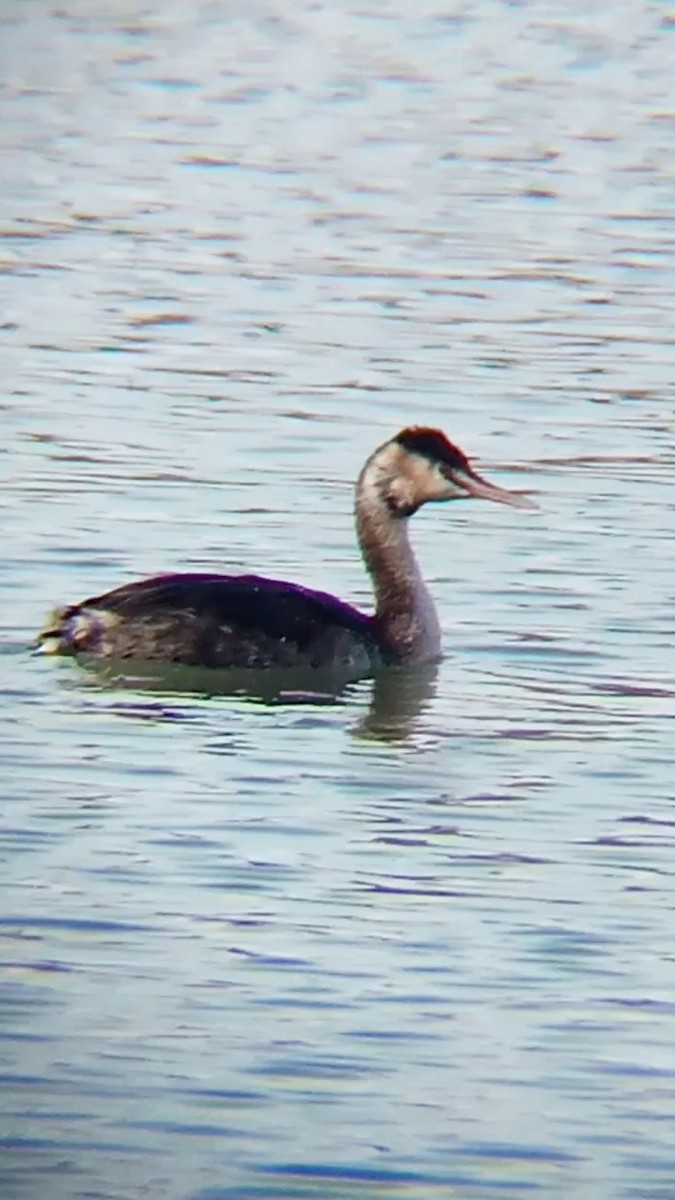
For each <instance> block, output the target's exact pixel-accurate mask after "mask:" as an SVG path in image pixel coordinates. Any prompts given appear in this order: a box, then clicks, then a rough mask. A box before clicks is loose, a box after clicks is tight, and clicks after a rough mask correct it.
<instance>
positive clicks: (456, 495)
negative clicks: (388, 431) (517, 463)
mask: <svg viewBox="0 0 675 1200" xmlns="http://www.w3.org/2000/svg"><path fill="white" fill-rule="evenodd" d="M359 485H360V488H361V490H362V491H364V490H367V491H374V492H375V494H376V495H377V497H378V498H379V499H380V501H382V502H383V503H384V504H386V506H387V508H388V509H389V511H390V512H391V513H392V515H393V516H396V517H410V516H412V514H413V513H415V512H417V509H418V508H420V507H421V506H422V505H423V504H426V503H428V501H430V500H461V499H466V498H467V497H469V496H476V497H478V498H480V499H481V500H494V501H495V502H496V503H497V504H510V505H512V506H513V507H514V508H536V507H537V506H536V504H534V503H533V502H532V501H531V500H529V499H528V498H527V497H526V496H525V495H523V493H522V492H510V491H508V490H507V489H506V488H502V487H499V486H498V485H497V484H496V483H489V482H488V480H487V479H483V477H482V476H481V475H479V474H478V472H477V471H474V469H473V467H472V466H471V464H470V462H469V460H468V458H467V457H466V454H465V453H464V451H463V450H460V449H459V447H458V446H455V445H454V443H453V442H451V441H449V439H448V438H447V437H446V436H445V434H444V433H442V432H441V430H440V429H427V428H426V427H425V426H423V425H413V426H410V427H408V428H406V429H402V430H401V432H400V433H397V434H396V437H393V438H392V439H391V440H390V441H388V442H385V443H384V445H383V446H380V447H379V449H378V450H376V451H375V453H374V454H372V455H371V457H370V458H369V459H368V462H367V463H366V465H365V467H364V468H363V471H362V473H361V478H360V481H359Z"/></svg>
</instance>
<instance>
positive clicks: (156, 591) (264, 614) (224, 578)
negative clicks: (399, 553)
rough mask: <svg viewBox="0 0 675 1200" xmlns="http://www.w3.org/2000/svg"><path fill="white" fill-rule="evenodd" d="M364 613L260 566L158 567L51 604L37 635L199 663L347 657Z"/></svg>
mask: <svg viewBox="0 0 675 1200" xmlns="http://www.w3.org/2000/svg"><path fill="white" fill-rule="evenodd" d="M371 624H372V618H370V617H368V616H366V614H365V613H361V612H359V611H358V609H356V608H352V606H351V605H349V604H344V603H343V602H342V601H341V600H338V599H337V597H335V596H330V595H328V593H326V592H317V591H313V590H312V589H310V588H303V587H300V586H298V585H297V584H293V583H286V582H284V581H282V580H277V579H263V578H261V577H260V576H258V575H215V574H214V575H211V574H176V575H158V576H156V577H155V578H153V579H144V580H142V581H141V582H139V583H130V584H127V585H126V586H124V587H120V588H116V589H115V590H114V591H112V592H107V593H105V594H103V595H101V596H94V597H92V598H91V599H89V600H84V601H83V602H82V603H81V604H75V605H72V606H70V607H68V608H63V609H58V610H57V611H56V613H55V614H54V619H53V620H52V622H51V623H48V625H47V626H46V627H45V629H44V630H43V632H42V633H41V635H40V638H41V640H42V641H47V640H50V639H52V638H53V639H58V640H59V642H60V643H61V646H60V649H61V650H62V651H65V652H66V653H67V652H68V651H69V650H70V652H71V653H73V652H74V653H78V654H93V655H96V656H99V657H106V658H120V659H122V658H126V659H136V660H153V659H162V660H163V661H165V662H176V663H183V664H185V665H189V666H205V667H257V668H261V667H271V666H300V665H301V666H311V667H318V666H320V665H321V664H322V663H325V662H326V661H331V662H334V663H335V665H340V666H351V665H354V661H355V660H356V663H357V665H358V660H359V659H367V657H368V654H369V652H370V647H371V643H372V636H373V635H372V631H371Z"/></svg>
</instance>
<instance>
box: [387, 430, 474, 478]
mask: <svg viewBox="0 0 675 1200" xmlns="http://www.w3.org/2000/svg"><path fill="white" fill-rule="evenodd" d="M394 441H395V442H398V444H399V446H402V447H403V449H404V450H409V451H411V453H413V454H422V455H424V457H425V458H428V459H429V461H430V462H434V463H445V464H446V465H447V466H449V467H455V468H457V467H464V468H466V467H468V466H469V460H468V458H467V457H466V454H465V453H464V451H463V450H460V449H459V446H455V445H454V443H453V442H451V441H449V439H448V438H446V436H445V434H444V433H441V430H440V429H427V428H426V426H424V425H413V426H410V427H409V428H408V429H402V430H401V432H400V433H399V434H397V435H396V437H395V438H394Z"/></svg>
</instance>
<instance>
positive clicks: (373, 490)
mask: <svg viewBox="0 0 675 1200" xmlns="http://www.w3.org/2000/svg"><path fill="white" fill-rule="evenodd" d="M468 496H477V497H480V498H481V499H483V500H495V501H497V503H499V504H511V505H513V506H514V507H515V508H535V507H536V505H534V504H533V503H532V501H531V500H528V499H527V498H526V497H525V496H524V495H522V494H521V493H519V492H510V491H507V490H506V489H505V488H501V487H498V486H497V485H496V484H493V483H489V482H488V481H487V480H486V479H483V478H481V476H480V475H478V474H477V473H476V471H474V470H473V468H472V467H471V465H470V463H469V460H468V459H467V457H466V455H465V454H464V453H463V452H462V451H461V450H460V449H459V448H458V447H457V446H454V445H453V443H452V442H450V441H449V440H448V439H447V438H446V436H445V434H443V433H441V431H440V430H438V429H426V428H424V427H420V426H415V427H411V428H407V429H403V430H401V432H400V433H398V434H396V436H395V437H393V438H391V440H390V441H388V442H385V443H384V445H382V446H380V447H379V448H378V449H377V450H375V452H374V453H373V454H371V456H370V458H369V459H368V460H367V462H366V464H365V466H364V467H363V470H362V471H361V474H360V475H359V478H358V481H357V484H356V500H355V519H356V532H357V537H358V541H359V546H360V548H361V553H362V555H363V558H364V560H365V564H366V567H367V569H368V572H369V574H370V576H371V578H372V581H373V586H374V590H375V600H376V604H375V612H374V614H373V615H372V616H368V615H367V614H366V613H362V612H359V610H358V609H356V608H352V606H351V605H350V604H345V603H343V601H341V600H338V599H337V597H336V596H330V595H328V594H327V593H325V592H317V591H313V590H312V589H310V588H304V587H300V586H299V585H298V584H295V583H286V582H283V581H281V580H277V579H264V578H261V577H260V576H257V575H215V574H192V573H190V574H178V575H157V576H155V577H154V578H152V579H144V580H141V581H140V582H139V583H130V584H125V585H124V586H123V587H119V588H115V590H114V591H112V592H106V593H105V594H104V595H102V596H94V597H93V598H92V599H90V600H84V601H83V602H82V603H81V604H73V605H70V606H68V607H65V608H60V609H57V610H56V611H55V613H54V614H53V616H52V618H51V620H50V621H48V623H47V624H46V625H45V627H44V629H43V630H42V632H41V633H40V634H39V636H38V639H37V642H38V644H41V646H42V648H43V650H44V651H45V652H46V653H48V654H71V655H72V654H83V655H90V656H92V657H94V658H105V659H134V660H137V661H162V662H166V663H169V662H173V663H183V664H186V665H190V666H203V667H220V668H223V667H239V668H241V667H245V668H272V667H299V668H307V667H310V668H319V667H323V668H337V669H345V670H348V671H355V672H358V673H360V674H362V675H367V674H369V673H370V672H372V671H374V670H377V669H378V668H379V667H382V666H387V665H390V664H396V663H413V662H428V661H432V660H434V659H437V658H438V657H439V654H440V647H441V632H440V627H439V624H438V617H437V615H436V610H435V608H434V604H433V601H432V599H431V596H430V595H429V592H428V591H427V588H426V586H425V584H424V582H423V580H422V578H421V576H420V573H419V569H418V566H417V562H416V560H415V556H414V554H413V551H412V549H411V547H410V543H409V541H408V518H409V517H411V516H412V515H413V513H416V512H417V510H418V508H420V507H421V506H422V505H423V504H426V503H427V501H430V500H458V499H461V498H463V497H468Z"/></svg>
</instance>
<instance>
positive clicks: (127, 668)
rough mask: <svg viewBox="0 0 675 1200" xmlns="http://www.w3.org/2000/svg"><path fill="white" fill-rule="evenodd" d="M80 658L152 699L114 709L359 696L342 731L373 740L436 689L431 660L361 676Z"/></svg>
mask: <svg viewBox="0 0 675 1200" xmlns="http://www.w3.org/2000/svg"><path fill="white" fill-rule="evenodd" d="M81 665H82V666H83V667H84V668H85V670H86V672H87V676H88V682H89V683H90V684H94V685H96V686H99V687H101V688H102V689H104V690H105V691H112V692H115V691H142V692H143V693H148V692H150V693H152V694H154V695H157V697H158V699H157V701H154V700H153V701H147V700H144V701H142V702H141V703H133V702H131V703H127V702H125V703H123V704H122V705H115V706H114V708H113V711H115V712H116V713H117V714H118V715H120V716H125V717H134V716H137V717H138V718H139V719H143V720H153V719H154V720H158V721H166V720H172V721H173V720H178V719H181V718H180V716H179V715H178V714H177V711H176V709H175V708H172V707H171V706H170V702H171V699H172V697H180V696H194V697H199V698H201V699H203V700H208V699H214V700H215V699H217V698H221V699H223V698H228V697H229V698H232V699H233V700H234V699H236V700H238V701H241V700H244V701H250V703H251V704H259V705H264V706H266V707H273V706H274V707H278V706H287V707H292V706H309V707H318V708H321V707H324V708H331V707H344V706H346V705H347V704H350V703H352V704H353V703H355V702H358V701H359V700H360V699H361V697H362V696H364V697H366V696H367V710H366V711H365V713H363V714H362V715H360V716H359V718H358V720H357V721H356V722H355V723H354V724H353V725H351V726H350V732H351V733H352V734H353V735H354V736H355V737H359V738H366V739H369V740H373V741H381V742H402V741H406V740H407V739H408V738H410V737H412V736H413V735H414V734H415V732H416V730H417V729H418V726H419V723H420V720H421V718H422V716H423V715H424V713H425V712H426V711H427V709H428V708H429V707H430V706H431V704H432V703H433V700H434V697H435V696H436V689H437V683H438V673H439V664H438V663H423V664H416V665H415V666H412V667H408V668H403V667H396V668H390V669H389V670H386V671H382V672H381V673H380V674H379V675H376V676H375V677H374V678H373V679H372V680H367V681H359V680H357V679H356V678H355V677H354V676H353V675H349V674H346V673H341V672H339V671H335V670H330V671H325V672H324V671H320V672H317V671H311V670H300V671H292V670H291V671H288V670H287V671H274V670H272V671H269V670H266V671H250V670H248V671H247V670H229V671H214V670H210V669H208V668H206V667H185V666H180V665H177V664H173V663H162V664H157V663H143V662H139V663H128V662H127V663H119V662H117V663H115V662H110V661H106V662H101V661H95V660H91V661H87V662H82V664H81ZM160 696H161V700H160V699H159V697H160Z"/></svg>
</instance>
